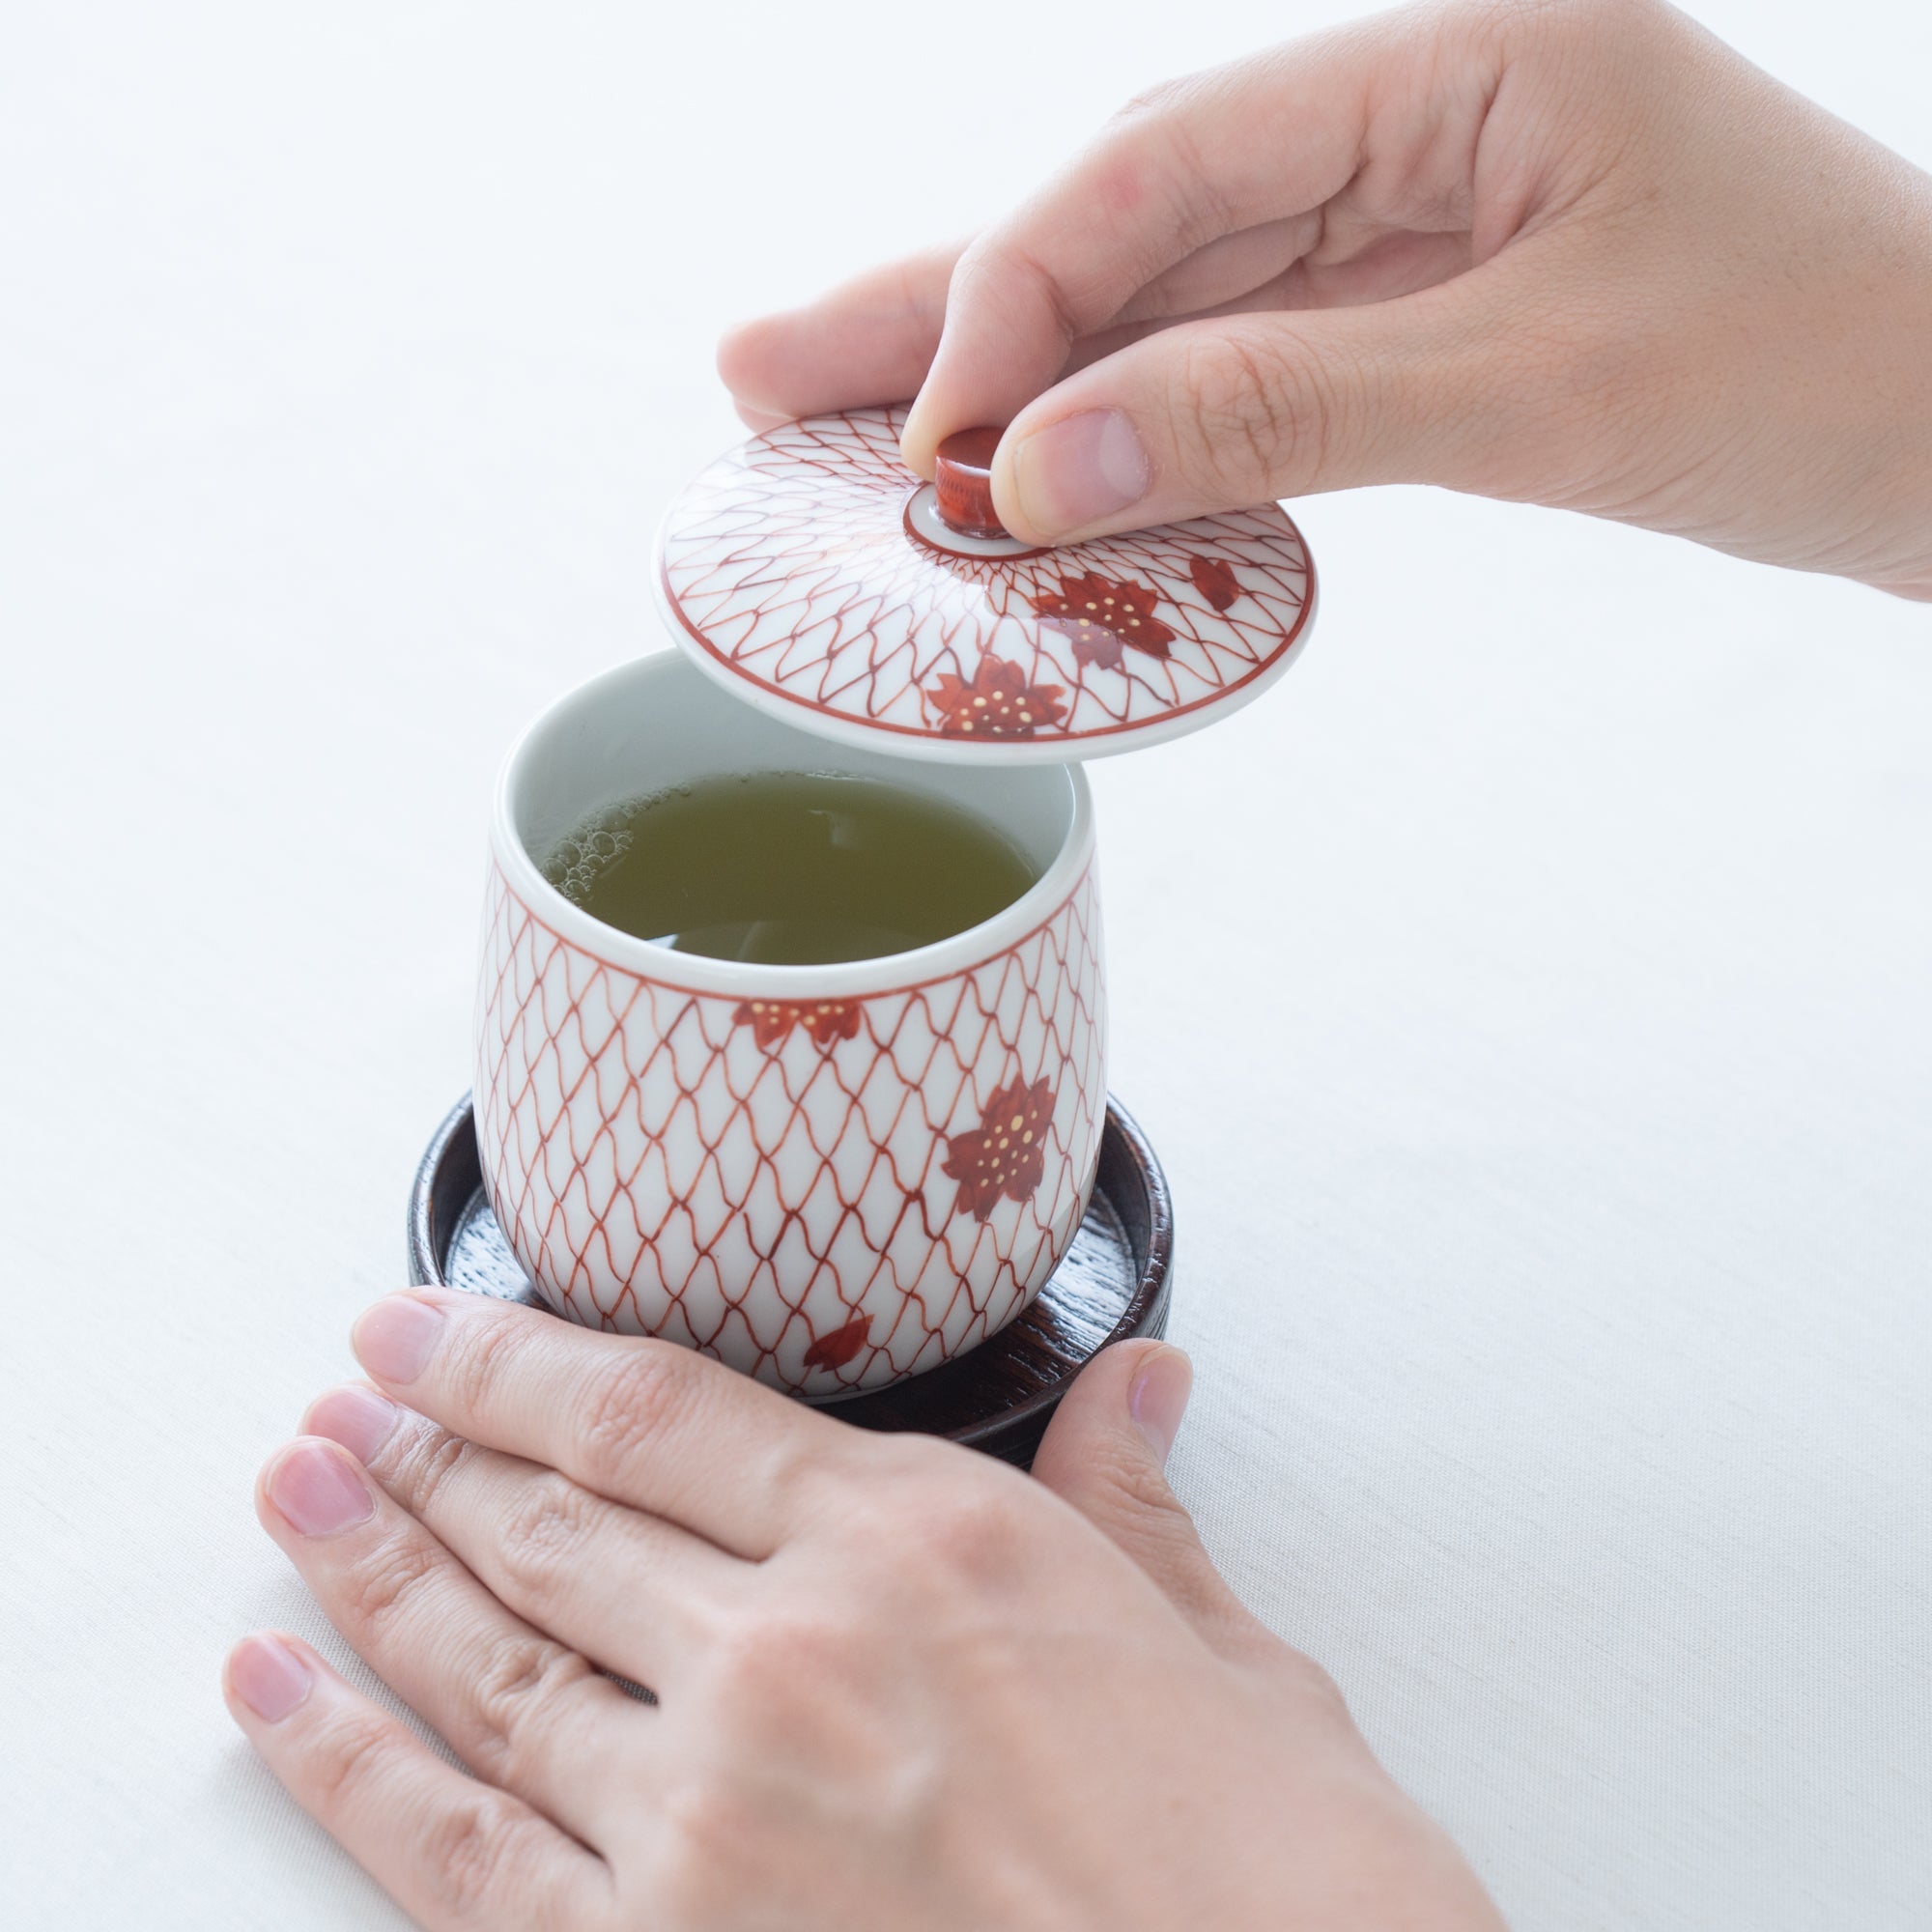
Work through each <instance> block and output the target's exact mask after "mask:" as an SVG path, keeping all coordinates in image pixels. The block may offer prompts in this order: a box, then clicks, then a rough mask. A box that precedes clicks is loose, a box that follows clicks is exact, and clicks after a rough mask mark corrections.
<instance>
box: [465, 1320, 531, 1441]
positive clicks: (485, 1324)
mask: <svg viewBox="0 0 1932 1932" xmlns="http://www.w3.org/2000/svg"><path fill="white" fill-rule="evenodd" d="M520 1312H522V1311H518V1310H511V1311H507V1312H504V1311H497V1312H495V1319H486V1320H482V1321H474V1320H472V1321H464V1322H463V1323H461V1324H460V1329H461V1334H462V1343H461V1346H460V1347H458V1348H456V1349H453V1350H451V1351H450V1356H451V1362H450V1368H449V1378H450V1387H451V1394H452V1396H453V1398H454V1401H455V1405H456V1409H457V1413H458V1414H459V1416H464V1417H468V1416H487V1415H489V1414H490V1413H491V1412H492V1410H493V1409H494V1408H496V1407H497V1406H499V1405H500V1403H501V1401H502V1394H503V1390H504V1388H505V1387H506V1386H508V1385H509V1384H510V1382H511V1381H512V1380H513V1379H514V1378H515V1377H516V1374H517V1370H518V1365H519V1364H520V1363H521V1362H522V1361H523V1359H524V1353H525V1350H526V1349H527V1348H528V1347H529V1343H530V1333H529V1330H528V1329H526V1327H525V1325H524V1324H523V1323H522V1322H521V1321H515V1320H513V1319H507V1317H509V1316H514V1315H515V1314H517V1313H520Z"/></svg>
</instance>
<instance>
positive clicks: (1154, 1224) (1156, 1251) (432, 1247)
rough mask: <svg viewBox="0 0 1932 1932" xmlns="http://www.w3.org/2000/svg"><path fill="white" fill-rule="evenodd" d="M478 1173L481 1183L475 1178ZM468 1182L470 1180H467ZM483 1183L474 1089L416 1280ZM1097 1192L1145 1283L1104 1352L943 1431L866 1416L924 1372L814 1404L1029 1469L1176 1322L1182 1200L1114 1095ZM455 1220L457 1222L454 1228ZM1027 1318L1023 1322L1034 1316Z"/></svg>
mask: <svg viewBox="0 0 1932 1932" xmlns="http://www.w3.org/2000/svg"><path fill="white" fill-rule="evenodd" d="M472 1173H473V1176H474V1179H469V1176H470V1175H471V1174H472ZM1123 1174H1125V1175H1127V1176H1129V1177H1131V1180H1132V1183H1133V1185H1134V1187H1135V1189H1136V1190H1137V1192H1138V1193H1139V1196H1140V1200H1139V1203H1138V1206H1139V1208H1140V1216H1139V1217H1137V1216H1135V1215H1133V1214H1130V1213H1128V1212H1127V1211H1125V1210H1124V1208H1123V1207H1122V1202H1121V1201H1120V1199H1119V1198H1118V1196H1119V1192H1120V1190H1121V1182H1122V1175H1123ZM466 1180H468V1181H469V1184H468V1185H465V1182H466ZM1110 1180H1111V1183H1112V1184H1111V1185H1110V1184H1109V1182H1110ZM481 1185H482V1161H481V1157H480V1154H479V1153H478V1151H477V1149H476V1136H475V1111H474V1105H473V1096H472V1095H471V1094H464V1096H463V1097H462V1098H461V1099H460V1100H459V1101H457V1103H456V1104H455V1106H453V1107H452V1108H451V1109H450V1110H449V1112H448V1113H447V1114H446V1115H444V1117H443V1118H442V1120H441V1122H440V1123H439V1124H438V1126H437V1128H436V1131H435V1133H434V1134H432V1136H431V1137H430V1141H429V1144H428V1146H427V1147H426V1148H425V1149H424V1151H423V1153H422V1157H421V1159H420V1160H419V1161H418V1162H417V1163H416V1170H415V1174H414V1176H413V1178H412V1181H411V1184H410V1200H409V1213H408V1220H407V1229H406V1235H407V1258H408V1264H409V1276H410V1281H411V1284H412V1286H414V1287H417V1288H440V1287H447V1286H448V1285H449V1283H448V1279H447V1276H446V1274H445V1272H444V1267H445V1263H446V1261H447V1256H448V1248H449V1244H450V1242H451V1240H452V1239H453V1238H454V1236H455V1232H456V1229H457V1227H458V1226H459V1225H460V1224H461V1221H462V1218H463V1212H464V1210H465V1209H466V1208H468V1206H469V1202H470V1201H471V1200H473V1199H474V1197H475V1193H476V1190H477V1189H478V1188H479V1187H481ZM452 1193H454V1194H457V1195H459V1196H460V1199H459V1200H458V1202H457V1204H456V1208H455V1211H454V1212H453V1213H452V1212H451V1211H450V1208H449V1198H450V1196H451V1195H452ZM1094 1193H1095V1194H1096V1195H1097V1196H1100V1197H1101V1198H1103V1199H1104V1200H1105V1201H1106V1202H1107V1204H1108V1206H1109V1208H1110V1209H1111V1210H1112V1212H1113V1213H1114V1215H1115V1217H1116V1218H1117V1219H1118V1220H1119V1222H1120V1223H1121V1226H1122V1232H1123V1233H1124V1234H1125V1236H1126V1241H1127V1250H1128V1256H1129V1258H1130V1260H1131V1261H1132V1263H1133V1264H1135V1266H1136V1279H1135V1282H1134V1286H1133V1291H1132V1293H1131V1294H1130V1295H1129V1296H1128V1299H1127V1304H1126V1307H1125V1308H1124V1309H1123V1310H1122V1313H1121V1315H1120V1317H1119V1319H1118V1320H1117V1321H1115V1323H1114V1325H1113V1327H1112V1328H1111V1329H1109V1331H1108V1332H1107V1334H1106V1335H1105V1337H1104V1338H1103V1339H1102V1340H1101V1341H1100V1342H1099V1343H1098V1345H1097V1346H1096V1347H1095V1348H1094V1350H1091V1351H1090V1352H1089V1353H1087V1354H1085V1355H1083V1356H1081V1357H1080V1358H1079V1360H1078V1366H1077V1367H1076V1368H1074V1369H1073V1370H1072V1371H1071V1372H1070V1373H1069V1374H1067V1375H1065V1376H1063V1377H1062V1378H1060V1379H1058V1380H1057V1381H1055V1382H1054V1383H1052V1384H1051V1385H1050V1386H1048V1387H1044V1388H1039V1389H1036V1390H1035V1391H1034V1392H1033V1393H1032V1394H1030V1395H1027V1396H1024V1397H1022V1398H1021V1399H1020V1400H1018V1401H1016V1402H1013V1403H1011V1404H1010V1405H1009V1406H1007V1407H1004V1408H1000V1409H998V1410H996V1411H995V1412H994V1413H992V1414H990V1415H986V1416H982V1417H980V1418H979V1419H978V1420H977V1421H973V1422H970V1423H966V1424H963V1425H960V1426H958V1427H955V1428H952V1429H948V1430H943V1431H942V1430H933V1431H925V1432H918V1431H915V1430H912V1429H908V1428H906V1427H905V1426H904V1425H895V1424H889V1423H883V1422H879V1421H870V1422H868V1421H867V1419H866V1416H867V1404H872V1403H878V1402H880V1401H881V1399H883V1398H888V1397H892V1398H896V1399H898V1400H899V1401H903V1399H904V1392H905V1391H906V1390H907V1389H908V1388H910V1387H914V1386H916V1385H917V1383H918V1381H919V1380H920V1378H919V1377H917V1376H915V1377H912V1378H909V1379H908V1380H907V1381H903V1382H895V1383H893V1384H891V1385H890V1386H889V1387H887V1388H883V1389H871V1390H867V1391H865V1392H864V1393H862V1394H859V1395H854V1396H850V1397H847V1398H845V1399H844V1400H842V1401H839V1402H832V1403H823V1404H812V1405H810V1406H813V1407H817V1408H821V1409H823V1411H824V1412H825V1413H827V1414H831V1415H837V1416H838V1417H840V1419H841V1420H844V1421H847V1422H850V1423H852V1425H853V1426H854V1427H855V1428H870V1429H874V1430H878V1431H881V1432H882V1433H885V1432H890V1433H904V1434H912V1433H924V1434H931V1435H936V1436H938V1437H939V1438H940V1439H942V1440H945V1441H950V1442H957V1443H960V1444H962V1445H963V1446H965V1447H967V1448H971V1449H977V1450H980V1452H981V1453H984V1454H988V1455H992V1456H996V1457H999V1458H1001V1459H1003V1460H1005V1461H1009V1462H1014V1463H1019V1464H1020V1465H1021V1466H1022V1467H1025V1466H1027V1465H1028V1464H1030V1463H1031V1462H1032V1459H1033V1452H1034V1451H1035V1449H1037V1446H1038V1443H1039V1439H1040V1437H1041V1435H1044V1433H1045V1429H1046V1425H1047V1422H1048V1421H1049V1420H1050V1419H1051V1417H1052V1414H1053V1411H1054V1410H1055V1409H1056V1408H1058V1407H1059V1406H1060V1402H1061V1398H1062V1397H1063V1396H1064V1395H1065V1393H1066V1390H1067V1389H1068V1387H1070V1386H1071V1384H1072V1381H1073V1379H1074V1377H1075V1376H1076V1375H1077V1374H1078V1373H1079V1371H1080V1369H1082V1368H1084V1367H1085V1366H1086V1364H1087V1363H1088V1362H1090V1361H1092V1360H1093V1358H1094V1355H1096V1354H1098V1353H1099V1352H1100V1350H1102V1349H1107V1348H1111V1347H1112V1346H1113V1345H1114V1344H1115V1343H1116V1342H1123V1341H1128V1340H1132V1339H1135V1338H1158V1337H1159V1336H1161V1335H1162V1334H1164V1333H1165V1332H1166V1328H1167V1316H1168V1307H1169V1303H1170V1301H1171V1299H1172V1294H1173V1265H1174V1201H1173V1196H1172V1193H1171V1191H1170V1189H1169V1186H1168V1181H1167V1175H1166V1173H1165V1171H1164V1170H1163V1168H1162V1167H1161V1164H1160V1160H1159V1158H1158V1156H1157V1155H1156V1154H1155V1153H1154V1151H1153V1148H1152V1145H1151V1143H1150V1142H1149V1140H1148V1138H1147V1135H1146V1133H1145V1132H1144V1131H1143V1130H1142V1128H1141V1126H1140V1123H1139V1122H1137V1121H1136V1120H1135V1119H1134V1118H1133V1116H1132V1115H1131V1114H1129V1113H1128V1112H1127V1110H1126V1109H1125V1108H1124V1107H1122V1105H1121V1103H1120V1101H1119V1100H1118V1099H1116V1098H1115V1097H1114V1096H1113V1095H1112V1094H1109V1095H1108V1098H1107V1112H1106V1118H1105V1122H1104V1124H1103V1127H1102V1131H1101V1137H1100V1164H1099V1173H1098V1175H1097V1176H1096V1179H1095V1180H1094ZM1129 1205H1134V1204H1129ZM1137 1218H1144V1219H1145V1221H1146V1226H1147V1236H1146V1241H1145V1252H1143V1244H1142V1243H1141V1242H1140V1241H1139V1240H1138V1239H1137V1238H1136V1232H1135V1231H1136V1220H1137ZM445 1222H446V1223H447V1225H444V1224H445ZM1052 1287H1053V1283H1052V1280H1051V1279H1049V1280H1048V1282H1047V1284H1046V1286H1045V1287H1044V1288H1043V1289H1041V1291H1040V1293H1041V1295H1045V1294H1048V1293H1051V1292H1052ZM558 1319H562V1318H558ZM1019 1320H1020V1321H1024V1320H1025V1317H1024V1315H1022V1316H1021V1317H1020V1318H1019ZM1016 1325H1017V1323H1013V1324H1009V1326H1008V1327H1007V1328H1005V1329H1002V1330H1001V1331H1000V1332H999V1334H996V1335H991V1336H988V1337H987V1339H986V1340H985V1341H984V1342H981V1343H980V1345H979V1347H978V1348H976V1349H974V1350H969V1351H968V1352H967V1354H965V1355H962V1356H959V1357H956V1358H955V1361H954V1362H953V1363H942V1364H940V1365H939V1366H940V1368H941V1369H945V1368H950V1367H953V1366H955V1365H957V1364H962V1363H966V1362H970V1361H971V1360H972V1358H973V1357H974V1356H975V1355H978V1354H980V1351H981V1350H998V1349H999V1347H1000V1343H1001V1339H1002V1337H1003V1336H1010V1335H1011V1334H1012V1329H1013V1327H1014V1326H1016ZM927 1373H937V1371H928V1372H927Z"/></svg>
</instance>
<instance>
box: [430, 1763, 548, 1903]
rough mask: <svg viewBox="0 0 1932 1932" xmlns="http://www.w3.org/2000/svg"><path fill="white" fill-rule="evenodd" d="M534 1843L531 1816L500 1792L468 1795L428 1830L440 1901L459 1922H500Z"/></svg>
mask: <svg viewBox="0 0 1932 1932" xmlns="http://www.w3.org/2000/svg"><path fill="white" fill-rule="evenodd" d="M532 1850H533V1847H532V1845H531V1833H530V1831H529V1829H528V1821H527V1820H526V1819H525V1818H523V1817H521V1816H520V1815H519V1814H518V1813H517V1812H515V1811H513V1810H512V1809H511V1807H510V1805H509V1804H508V1802H507V1801H506V1800H504V1799H502V1798H500V1797H496V1796H492V1795H490V1794H488V1793H481V1792H479V1793H478V1794H477V1795H476V1796H475V1797H473V1798H469V1797H466V1798H464V1799H463V1800H461V1801H460V1802H459V1803H458V1804H455V1805H454V1806H453V1807H452V1808H451V1809H450V1810H449V1811H447V1812H446V1813H444V1814H443V1816H441V1817H440V1818H439V1819H438V1820H437V1821H436V1822H435V1823H434V1824H433V1825H431V1826H430V1828H429V1830H428V1831H427V1832H426V1833H424V1837H423V1842H422V1858H423V1863H424V1865H425V1866H426V1867H427V1869H428V1871H429V1872H430V1874H431V1882H432V1884H433V1885H434V1887H435V1889H436V1893H437V1897H438V1901H439V1903H440V1906H441V1908H442V1910H443V1912H444V1914H445V1915H446V1916H447V1917H449V1918H451V1919H453V1920H454V1922H456V1923H457V1924H459V1925H460V1924H464V1923H466V1922H487V1921H488V1920H490V1919H492V1918H496V1919H497V1922H501V1918H500V1915H501V1912H502V1908H503V1899H504V1894H505V1891H506V1890H507V1889H510V1887H511V1886H512V1885H513V1883H514V1879H513V1874H514V1872H515V1870H516V1868H517V1867H518V1866H519V1865H520V1864H521V1863H522V1862H523V1861H526V1860H527V1859H528V1858H529V1857H530V1855H531V1852H532Z"/></svg>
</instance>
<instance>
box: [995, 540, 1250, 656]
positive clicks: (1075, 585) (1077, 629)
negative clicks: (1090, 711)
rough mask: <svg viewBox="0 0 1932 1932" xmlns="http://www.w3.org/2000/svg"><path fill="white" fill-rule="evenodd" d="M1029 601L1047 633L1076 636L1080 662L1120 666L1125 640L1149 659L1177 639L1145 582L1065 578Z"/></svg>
mask: <svg viewBox="0 0 1932 1932" xmlns="http://www.w3.org/2000/svg"><path fill="white" fill-rule="evenodd" d="M1196 561H1197V562H1199V558H1197V559H1196ZM1028 601H1029V602H1030V603H1031V604H1032V605H1033V608H1034V610H1035V611H1037V613H1038V615H1039V616H1040V617H1041V618H1043V619H1044V620H1045V626H1046V628H1047V629H1048V630H1049V631H1059V632H1061V633H1063V634H1064V635H1065V636H1066V637H1069V638H1071V639H1073V658H1074V662H1075V663H1076V664H1083V665H1098V666H1099V667H1100V668H1101V669H1102V670H1119V669H1120V668H1121V646H1122V644H1131V645H1133V647H1134V648H1135V649H1136V650H1137V651H1145V652H1146V653H1147V654H1148V656H1149V657H1151V658H1164V657H1166V656H1167V647H1168V646H1169V645H1170V644H1171V643H1173V641H1174V637H1175V634H1174V632H1173V630H1172V629H1171V628H1170V627H1169V626H1168V625H1166V624H1163V623H1162V622H1161V621H1160V619H1159V618H1158V617H1156V616H1155V615H1154V614H1153V607H1154V605H1155V603H1156V602H1157V601H1158V598H1157V596H1156V593H1155V592H1153V591H1152V590H1150V589H1149V588H1148V586H1147V585H1146V584H1145V583H1129V582H1120V583H1117V582H1113V581H1112V580H1110V579H1108V578H1105V577H1094V576H1087V577H1063V578H1062V579H1061V580H1060V588H1059V590H1058V591H1052V590H1048V591H1041V592H1038V593H1037V594H1036V595H1035V596H1033V597H1032V598H1031V599H1029V600H1028ZM1221 608H1225V607H1221Z"/></svg>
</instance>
